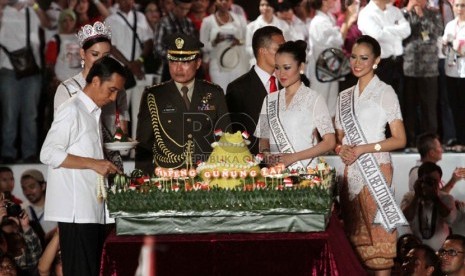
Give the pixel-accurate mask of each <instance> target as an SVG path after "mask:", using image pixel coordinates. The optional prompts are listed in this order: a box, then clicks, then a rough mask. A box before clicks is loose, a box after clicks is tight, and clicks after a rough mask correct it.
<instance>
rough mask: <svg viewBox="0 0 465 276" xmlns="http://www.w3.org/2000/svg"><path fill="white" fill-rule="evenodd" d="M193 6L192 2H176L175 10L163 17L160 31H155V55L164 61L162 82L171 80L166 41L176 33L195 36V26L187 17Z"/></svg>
mask: <svg viewBox="0 0 465 276" xmlns="http://www.w3.org/2000/svg"><path fill="white" fill-rule="evenodd" d="M164 1H166V0H164ZM168 1H169V0H168ZM191 6H192V0H174V8H173V9H172V11H171V12H169V13H168V14H167V15H164V16H163V17H162V19H161V22H160V24H159V25H158V29H157V30H156V31H155V34H154V38H153V43H154V49H155V54H156V55H157V56H158V57H160V58H162V59H163V72H162V77H161V80H162V81H167V80H169V79H170V78H171V76H170V72H169V68H168V60H167V59H166V50H167V49H166V46H165V44H164V39H165V38H166V37H168V36H169V35H171V34H174V33H183V34H186V35H194V36H195V28H194V24H192V21H191V20H190V19H189V18H188V17H187V14H188V13H189V11H190V9H191ZM162 9H163V7H162Z"/></svg>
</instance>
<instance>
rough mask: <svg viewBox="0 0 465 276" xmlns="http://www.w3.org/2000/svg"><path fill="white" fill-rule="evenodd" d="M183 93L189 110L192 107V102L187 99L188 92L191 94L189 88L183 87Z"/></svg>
mask: <svg viewBox="0 0 465 276" xmlns="http://www.w3.org/2000/svg"><path fill="white" fill-rule="evenodd" d="M181 92H182V99H183V100H184V104H185V105H186V108H187V109H189V106H190V105H191V101H189V97H187V92H189V88H187V86H183V87H181Z"/></svg>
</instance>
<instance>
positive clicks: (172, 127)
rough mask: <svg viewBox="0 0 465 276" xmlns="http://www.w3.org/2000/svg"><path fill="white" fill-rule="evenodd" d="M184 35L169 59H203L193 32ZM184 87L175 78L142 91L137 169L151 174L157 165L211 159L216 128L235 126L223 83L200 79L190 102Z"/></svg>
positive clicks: (182, 165) (186, 165) (172, 165)
mask: <svg viewBox="0 0 465 276" xmlns="http://www.w3.org/2000/svg"><path fill="white" fill-rule="evenodd" d="M179 36H180V37H181V38H182V40H183V43H181V44H179V40H180V38H177V39H176V41H177V42H178V43H177V46H176V45H172V47H171V48H175V50H173V51H171V52H170V50H168V58H169V59H171V60H175V61H191V60H193V59H195V58H198V56H197V55H198V53H199V51H195V50H194V51H190V50H189V47H190V46H192V45H190V44H189V43H190V42H191V41H190V40H189V39H190V37H187V36H186V35H179ZM199 43H200V42H199ZM179 46H181V47H182V48H183V49H179V48H180V47H179ZM176 48H177V49H176ZM169 49H170V48H169ZM198 49H199V48H198ZM181 50H182V51H181ZM186 53H187V54H186ZM174 54H176V55H174ZM192 55H194V56H195V57H194V58H192ZM178 87H179V84H178V86H176V83H175V82H174V81H173V80H170V81H168V82H165V83H162V84H159V85H154V86H152V87H148V88H147V89H146V90H145V92H144V94H143V95H142V99H141V106H140V110H139V115H138V124H137V140H138V141H139V144H138V146H137V148H136V168H138V169H141V170H143V171H144V172H145V173H149V174H153V173H154V168H155V167H163V168H191V167H192V165H194V166H195V164H197V162H198V161H205V160H206V159H207V158H208V156H209V155H210V153H211V151H212V147H211V143H213V142H214V141H215V140H214V139H215V137H214V133H213V132H214V130H215V129H221V130H223V131H226V130H227V128H228V127H229V125H230V119H229V114H228V111H227V107H226V101H225V97H224V93H223V90H222V89H221V87H220V86H218V85H216V84H212V83H209V82H207V81H204V80H199V79H196V80H194V84H193V90H192V96H191V100H190V103H189V107H187V106H186V103H185V100H184V99H183V96H182V92H180V90H179V89H178Z"/></svg>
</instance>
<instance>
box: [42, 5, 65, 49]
mask: <svg viewBox="0 0 465 276" xmlns="http://www.w3.org/2000/svg"><path fill="white" fill-rule="evenodd" d="M67 8H68V0H53V1H51V2H50V6H49V7H48V8H47V10H46V11H45V14H46V15H47V18H48V20H49V22H50V27H49V28H44V32H45V33H44V42H45V43H47V42H48V41H49V40H50V39H51V38H52V37H53V36H54V35H56V34H58V29H59V27H58V21H59V20H58V18H59V17H60V13H61V12H62V11H63V10H64V9H67Z"/></svg>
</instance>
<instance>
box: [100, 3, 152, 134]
mask: <svg viewBox="0 0 465 276" xmlns="http://www.w3.org/2000/svg"><path fill="white" fill-rule="evenodd" d="M134 3H135V2H134V0H118V4H119V9H118V11H117V12H116V13H115V14H112V15H111V16H109V17H108V18H107V20H106V24H108V25H109V26H110V28H111V44H112V51H111V53H112V55H113V56H114V57H116V58H117V59H118V60H119V61H120V62H122V63H123V64H125V65H126V67H127V68H129V69H130V70H131V72H132V74H133V75H134V77H135V79H136V85H135V86H134V87H132V88H130V89H127V90H126V93H127V96H128V104H130V105H131V123H132V125H131V131H128V133H130V134H131V137H133V138H136V137H135V134H136V126H137V114H138V113H139V106H140V100H141V97H142V93H143V91H144V89H145V86H147V85H152V84H153V77H154V75H153V74H146V72H144V61H145V58H148V57H149V56H150V55H151V54H152V50H153V31H152V29H151V28H150V26H149V24H148V22H147V19H146V18H145V15H144V14H143V13H141V12H139V11H136V10H135V9H134ZM128 38H129V39H128Z"/></svg>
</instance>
